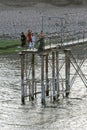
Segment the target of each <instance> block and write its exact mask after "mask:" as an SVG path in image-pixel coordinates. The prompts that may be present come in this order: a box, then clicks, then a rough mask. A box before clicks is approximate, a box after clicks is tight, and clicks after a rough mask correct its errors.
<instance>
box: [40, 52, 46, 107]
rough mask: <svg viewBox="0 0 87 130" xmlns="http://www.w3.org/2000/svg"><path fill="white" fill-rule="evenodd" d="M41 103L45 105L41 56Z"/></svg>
mask: <svg viewBox="0 0 87 130" xmlns="http://www.w3.org/2000/svg"><path fill="white" fill-rule="evenodd" d="M41 94H42V95H41V103H42V104H44V105H45V85H44V55H43V54H42V55H41Z"/></svg>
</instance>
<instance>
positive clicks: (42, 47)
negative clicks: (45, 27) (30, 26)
mask: <svg viewBox="0 0 87 130" xmlns="http://www.w3.org/2000/svg"><path fill="white" fill-rule="evenodd" d="M37 42H39V46H38V52H42V51H43V50H44V33H43V31H41V33H40V35H39V40H38V41H37Z"/></svg>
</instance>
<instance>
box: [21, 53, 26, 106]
mask: <svg viewBox="0 0 87 130" xmlns="http://www.w3.org/2000/svg"><path fill="white" fill-rule="evenodd" d="M20 56H21V102H22V104H25V92H24V60H25V54H23V53H21V54H20Z"/></svg>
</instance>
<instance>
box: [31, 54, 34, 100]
mask: <svg viewBox="0 0 87 130" xmlns="http://www.w3.org/2000/svg"><path fill="white" fill-rule="evenodd" d="M34 89H35V54H33V53H32V89H31V100H34Z"/></svg>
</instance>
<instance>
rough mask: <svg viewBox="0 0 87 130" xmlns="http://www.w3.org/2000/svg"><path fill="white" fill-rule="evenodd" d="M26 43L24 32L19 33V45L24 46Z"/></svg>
mask: <svg viewBox="0 0 87 130" xmlns="http://www.w3.org/2000/svg"><path fill="white" fill-rule="evenodd" d="M25 45H26V36H25V34H24V32H22V33H21V47H24V46H25Z"/></svg>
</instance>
